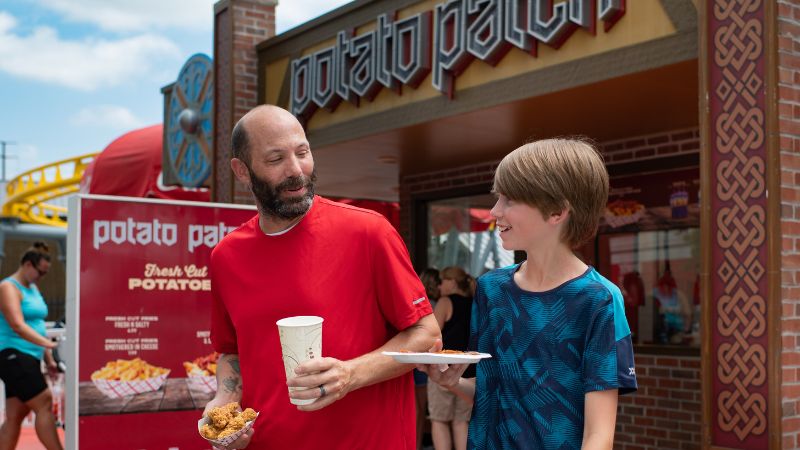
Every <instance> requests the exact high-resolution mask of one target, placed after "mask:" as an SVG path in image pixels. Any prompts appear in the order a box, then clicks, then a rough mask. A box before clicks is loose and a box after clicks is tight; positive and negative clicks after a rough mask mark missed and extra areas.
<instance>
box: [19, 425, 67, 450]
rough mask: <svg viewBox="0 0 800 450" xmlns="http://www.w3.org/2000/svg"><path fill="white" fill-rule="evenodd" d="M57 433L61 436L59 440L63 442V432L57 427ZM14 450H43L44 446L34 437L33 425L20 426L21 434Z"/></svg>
mask: <svg viewBox="0 0 800 450" xmlns="http://www.w3.org/2000/svg"><path fill="white" fill-rule="evenodd" d="M58 434H59V435H60V436H61V442H64V432H63V430H62V429H60V428H59V429H58ZM16 450H44V446H43V445H42V443H41V442H39V438H37V437H36V430H34V429H33V427H22V434H21V435H20V437H19V442H18V443H17V448H16Z"/></svg>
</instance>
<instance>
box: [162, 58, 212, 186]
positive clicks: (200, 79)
mask: <svg viewBox="0 0 800 450" xmlns="http://www.w3.org/2000/svg"><path fill="white" fill-rule="evenodd" d="M213 89H214V73H213V66H212V64H211V58H209V57H208V56H206V55H203V54H200V53H198V54H195V55H192V57H191V58H189V60H188V61H186V64H184V65H183V67H182V68H181V71H180V73H179V74H178V80H177V81H176V82H175V84H174V85H173V87H172V94H171V96H170V99H169V106H168V107H167V120H168V129H167V139H166V141H167V142H166V145H167V154H168V159H169V164H170V166H171V169H172V172H173V174H174V175H175V177H176V178H177V180H178V182H179V183H180V184H181V185H182V186H185V187H192V188H194V187H200V186H203V184H204V183H205V181H206V180H207V179H208V177H209V175H210V174H211V163H212V159H213V154H212V151H211V146H212V140H211V139H212V132H213V119H214V118H213V117H212V114H213V99H214V95H213Z"/></svg>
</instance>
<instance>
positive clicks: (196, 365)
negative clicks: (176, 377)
mask: <svg viewBox="0 0 800 450" xmlns="http://www.w3.org/2000/svg"><path fill="white" fill-rule="evenodd" d="M217 358H219V353H217V352H213V353H211V354H210V355H206V356H201V357H199V358H195V359H194V360H193V361H192V362H189V361H186V362H184V363H183V368H184V369H186V380H187V382H188V383H189V389H193V390H197V391H200V392H205V393H210V392H217Z"/></svg>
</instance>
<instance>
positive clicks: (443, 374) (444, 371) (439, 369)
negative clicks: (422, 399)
mask: <svg viewBox="0 0 800 450" xmlns="http://www.w3.org/2000/svg"><path fill="white" fill-rule="evenodd" d="M441 349H442V340H441V339H437V340H436V342H434V343H433V347H431V348H430V349H428V351H429V352H431V353H433V352H438V351H439V350H441ZM467 367H469V364H417V370H419V371H421V372H425V373H426V374H428V378H429V379H430V380H431V381H433V382H434V383H436V384H438V385H440V386H444V387H456V386H458V380H460V379H461V375H464V372H466V371H467Z"/></svg>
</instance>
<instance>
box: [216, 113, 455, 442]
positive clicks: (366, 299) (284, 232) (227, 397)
mask: <svg viewBox="0 0 800 450" xmlns="http://www.w3.org/2000/svg"><path fill="white" fill-rule="evenodd" d="M232 150H233V159H232V160H231V168H232V169H233V172H234V174H235V175H236V177H237V178H238V179H239V180H240V181H241V182H242V183H245V184H247V185H248V186H250V188H251V190H252V191H253V194H254V196H255V198H256V205H257V206H258V211H259V213H258V215H256V216H255V217H253V219H251V220H250V221H248V222H247V223H245V224H243V225H242V226H241V227H239V228H238V229H237V230H236V231H234V232H232V233H230V234H229V235H228V236H226V237H225V239H223V241H222V242H221V243H220V244H219V245H218V246H217V247H216V248H215V249H214V252H213V253H212V256H211V279H212V284H211V286H212V291H213V294H214V304H213V309H212V326H211V332H212V341H213V344H214V349H215V350H216V351H217V352H219V353H222V354H223V356H221V357H220V359H219V361H218V365H217V380H218V386H219V389H218V391H217V395H216V397H215V398H214V399H213V400H212V401H211V402H209V404H208V405H207V406H206V410H208V409H210V408H211V407H214V406H221V405H224V404H227V403H229V402H232V401H238V402H240V403H241V404H242V406H243V407H251V408H254V409H255V410H257V411H260V412H261V415H260V416H259V418H258V420H257V421H256V423H255V426H254V430H253V431H250V432H248V433H246V434H245V435H244V436H242V437H241V438H239V439H238V440H237V441H235V442H234V443H232V444H231V445H230V446H228V448H229V449H238V448H245V447H247V448H248V449H270V450H273V449H283V448H286V449H292V450H300V449H315V450H316V449H321V448H325V449H339V448H341V449H388V450H393V449H397V450H410V449H413V448H415V447H416V442H415V440H416V437H415V417H414V416H415V407H414V384H413V380H412V377H411V373H410V372H409V371H410V370H411V369H412V367H411V366H410V365H403V364H399V363H396V362H395V361H394V360H393V359H392V358H390V357H387V356H383V355H381V352H382V351H387V350H388V351H392V350H394V351H397V350H401V349H408V350H412V351H425V350H427V349H428V348H430V347H431V346H432V345H433V343H434V341H435V340H436V339H437V338H439V337H440V332H439V328H438V326H437V324H436V320H435V319H434V318H433V315H432V314H431V308H430V305H429V302H428V301H427V300H426V295H425V288H424V287H423V286H422V284H421V283H420V281H419V279H418V278H417V276H416V274H415V272H414V269H413V268H412V266H411V263H410V261H409V257H408V252H407V250H406V248H405V245H404V244H403V241H402V240H401V238H400V236H399V235H398V234H397V232H396V231H395V230H394V228H393V227H392V226H391V225H390V224H389V222H388V221H387V220H386V219H385V218H384V217H383V216H381V215H380V214H378V213H375V212H372V211H367V210H363V209H359V208H354V207H351V206H348V205H344V204H341V203H336V202H332V201H329V200H326V199H324V198H321V197H319V196H315V195H314V181H315V180H316V176H315V174H314V160H313V158H312V156H311V149H310V146H309V144H308V141H307V140H306V136H305V132H304V130H303V128H302V126H301V125H300V123H299V122H298V121H297V120H296V119H295V117H294V116H293V115H291V114H290V113H289V112H288V111H286V110H283V109H281V108H278V107H275V106H269V105H263V106H259V107H257V108H255V109H253V110H252V111H250V112H249V113H247V114H246V115H245V116H244V117H242V119H241V120H240V121H239V122H238V123H237V124H236V126H235V127H234V131H233V136H232ZM300 315H313V316H320V317H323V318H324V320H325V322H324V325H323V333H322V352H323V355H324V356H325V357H322V358H316V359H312V360H310V361H308V362H306V363H304V364H301V365H300V366H299V367H298V368H297V370H296V371H295V372H296V374H297V376H296V377H294V378H292V379H290V380H288V385H289V386H296V387H306V388H311V389H306V390H302V391H294V392H293V393H292V394H291V395H292V397H294V398H298V399H316V400H315V401H314V402H313V403H311V404H309V405H304V406H294V405H292V404H290V403H289V394H288V391H287V380H286V376H285V373H284V368H283V360H282V357H281V347H280V340H279V335H278V328H277V326H276V325H275V322H276V321H277V320H279V319H281V318H284V317H289V316H300Z"/></svg>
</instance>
